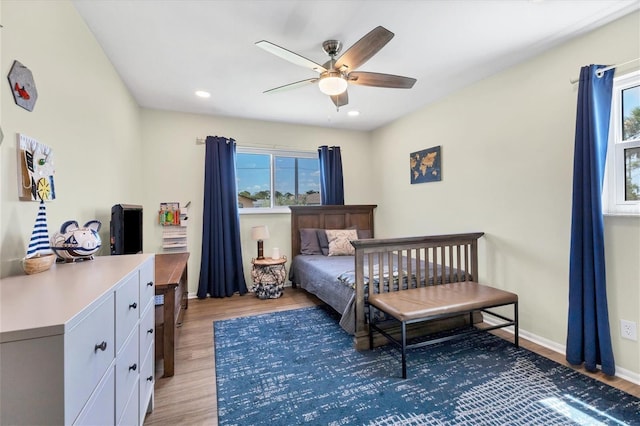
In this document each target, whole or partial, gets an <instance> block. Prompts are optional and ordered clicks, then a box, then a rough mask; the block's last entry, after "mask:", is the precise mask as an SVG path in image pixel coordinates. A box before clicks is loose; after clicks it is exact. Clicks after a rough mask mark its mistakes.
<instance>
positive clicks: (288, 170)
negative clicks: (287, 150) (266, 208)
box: [274, 157, 320, 206]
mask: <svg viewBox="0 0 640 426" xmlns="http://www.w3.org/2000/svg"><path fill="white" fill-rule="evenodd" d="M318 167H319V166H318V159H317V158H297V157H276V158H275V183H274V190H275V203H274V205H276V206H289V205H296V204H303V205H309V204H320V181H319V172H318Z"/></svg>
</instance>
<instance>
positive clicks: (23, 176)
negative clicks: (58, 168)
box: [18, 134, 56, 201]
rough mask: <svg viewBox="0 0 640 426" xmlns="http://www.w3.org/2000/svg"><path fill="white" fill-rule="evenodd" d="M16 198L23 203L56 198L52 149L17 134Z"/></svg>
mask: <svg viewBox="0 0 640 426" xmlns="http://www.w3.org/2000/svg"><path fill="white" fill-rule="evenodd" d="M18 145H19V146H18V197H19V198H20V199H21V200H23V201H28V200H31V201H40V200H43V201H51V200H54V199H55V198H56V190H55V185H54V181H53V176H54V174H55V168H54V167H53V151H52V149H51V148H50V147H49V146H47V145H45V144H42V143H40V142H38V141H37V140H35V139H33V138H31V137H29V136H27V135H22V134H18Z"/></svg>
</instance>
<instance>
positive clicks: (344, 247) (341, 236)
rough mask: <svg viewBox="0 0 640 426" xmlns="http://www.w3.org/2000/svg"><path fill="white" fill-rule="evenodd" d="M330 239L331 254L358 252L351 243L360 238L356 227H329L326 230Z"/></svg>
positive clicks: (350, 254) (343, 254)
mask: <svg viewBox="0 0 640 426" xmlns="http://www.w3.org/2000/svg"><path fill="white" fill-rule="evenodd" d="M325 232H326V234H327V240H328V241H329V256H353V255H354V254H355V253H356V252H355V249H354V248H353V246H352V245H351V241H352V240H357V239H358V231H356V230H355V229H328V230H326V231H325Z"/></svg>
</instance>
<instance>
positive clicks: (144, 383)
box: [139, 351, 155, 424]
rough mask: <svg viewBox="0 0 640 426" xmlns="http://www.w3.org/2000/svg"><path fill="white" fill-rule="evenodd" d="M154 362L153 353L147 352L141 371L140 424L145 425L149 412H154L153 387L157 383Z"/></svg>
mask: <svg viewBox="0 0 640 426" xmlns="http://www.w3.org/2000/svg"><path fill="white" fill-rule="evenodd" d="M153 360H154V353H153V351H149V352H147V355H146V357H145V358H144V361H142V368H141V369H140V411H139V415H140V424H143V423H144V418H145V415H146V414H147V412H150V411H152V410H153V403H154V401H153V386H154V383H155V378H154V376H153V370H154V367H153V366H154V364H153Z"/></svg>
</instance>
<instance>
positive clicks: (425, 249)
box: [351, 232, 484, 350]
mask: <svg viewBox="0 0 640 426" xmlns="http://www.w3.org/2000/svg"><path fill="white" fill-rule="evenodd" d="M483 235H484V233H483V232H474V233H467V234H450V235H436V236H424V237H408V238H388V239H363V240H356V241H352V243H351V244H352V245H353V246H354V247H355V275H356V277H355V278H356V283H355V292H356V294H355V303H356V306H355V316H356V326H355V329H356V332H355V337H354V339H355V347H356V349H358V350H361V349H367V348H368V347H369V328H368V325H367V323H366V317H365V311H366V309H368V307H367V306H365V291H367V292H368V294H373V293H383V292H393V291H403V290H406V289H409V288H416V287H423V286H429V285H438V284H444V283H448V282H460V281H477V280H478V239H479V238H480V237H482V236H483ZM407 259H410V260H407ZM367 296H368V295H367Z"/></svg>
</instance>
